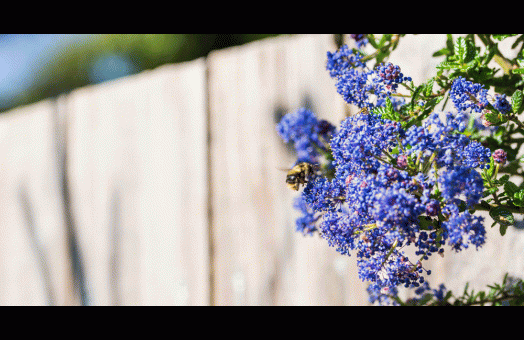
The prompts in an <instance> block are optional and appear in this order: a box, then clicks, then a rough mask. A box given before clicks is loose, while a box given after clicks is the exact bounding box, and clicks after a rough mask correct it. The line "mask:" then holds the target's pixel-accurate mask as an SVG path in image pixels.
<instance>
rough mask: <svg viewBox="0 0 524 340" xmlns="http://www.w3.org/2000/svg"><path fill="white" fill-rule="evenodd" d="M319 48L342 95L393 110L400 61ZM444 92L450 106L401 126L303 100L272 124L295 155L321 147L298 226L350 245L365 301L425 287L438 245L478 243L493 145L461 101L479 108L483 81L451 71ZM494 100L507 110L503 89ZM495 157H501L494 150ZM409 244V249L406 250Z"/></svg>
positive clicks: (311, 156)
mask: <svg viewBox="0 0 524 340" xmlns="http://www.w3.org/2000/svg"><path fill="white" fill-rule="evenodd" d="M357 38H358V37H355V39H357ZM327 55H328V61H327V66H326V68H327V70H328V71H329V73H330V75H331V77H333V78H335V79H336V88H337V91H338V93H340V94H341V95H342V96H343V98H344V99H345V100H346V102H348V103H352V104H355V105H357V106H359V107H361V108H362V107H367V108H374V107H376V106H383V105H385V101H386V99H387V98H389V100H390V101H391V102H392V104H393V106H394V109H395V110H398V108H399V107H400V106H401V105H402V104H403V103H404V101H403V100H402V99H401V100H398V99H396V98H395V97H392V96H391V95H392V94H393V93H394V92H395V91H396V90H397V86H398V85H399V84H401V83H402V82H405V81H411V78H409V77H404V75H403V74H402V73H401V71H400V68H399V67H398V66H396V65H393V64H391V63H387V64H382V65H379V66H378V67H377V68H376V69H375V70H370V69H368V68H367V66H366V64H365V63H364V62H363V61H362V56H361V55H359V54H358V52H357V53H353V51H352V50H351V49H349V48H348V47H347V46H346V45H345V46H342V47H341V48H340V49H339V50H338V51H336V52H334V53H331V52H328V54H327ZM450 98H451V100H452V101H453V103H454V104H455V106H456V108H457V109H458V112H457V113H447V112H432V113H431V114H429V116H428V117H427V118H426V119H425V120H424V121H423V122H422V123H421V124H420V125H416V124H415V125H411V126H410V127H409V128H404V127H403V125H402V124H401V123H399V122H397V121H393V120H389V119H385V118H383V117H382V116H381V115H379V114H376V113H374V112H369V113H359V114H357V115H353V116H350V117H347V118H346V119H344V120H343V121H342V122H341V124H340V127H339V128H338V129H336V128H335V127H334V126H333V125H331V124H329V123H328V122H326V121H323V120H319V119H318V118H316V116H315V115H314V114H313V112H311V111H309V110H307V109H299V110H297V111H295V112H291V113H289V114H287V115H285V116H284V117H283V118H282V120H281V122H280V123H279V124H278V126H277V130H278V133H279V134H280V136H281V137H282V139H283V140H284V141H285V142H290V141H292V142H293V143H294V146H295V148H296V150H297V156H298V160H297V162H303V161H305V162H310V163H316V164H318V163H319V162H320V163H321V162H322V160H321V157H320V156H321V155H322V154H324V155H329V157H326V158H329V165H330V166H331V169H334V170H333V171H332V172H330V173H329V175H328V173H327V172H325V173H324V176H312V177H311V178H309V180H308V181H307V183H306V185H305V188H304V190H303V191H302V194H301V196H300V197H299V198H297V200H296V201H295V204H294V206H295V208H296V209H298V210H299V211H300V212H301V216H300V217H299V218H298V219H297V221H296V224H297V226H296V228H297V230H298V231H300V232H302V233H304V234H307V235H311V234H313V233H316V232H318V233H319V234H320V235H321V236H322V237H323V238H324V239H325V240H327V242H328V244H329V245H330V246H332V247H335V248H336V250H337V251H338V252H340V253H341V254H344V255H352V254H356V258H357V264H358V274H359V277H360V278H361V279H362V280H363V281H369V282H370V283H371V284H370V286H369V292H370V298H371V299H372V300H373V301H379V302H387V298H386V297H385V296H386V295H384V292H389V293H395V292H396V289H397V287H398V286H400V285H403V286H405V287H427V283H426V281H425V275H429V274H430V273H431V271H430V270H427V269H426V268H424V267H423V264H422V263H423V261H425V260H428V259H429V257H430V256H432V255H433V254H439V255H443V253H444V246H448V247H450V248H451V250H453V251H461V250H463V249H466V248H468V247H469V246H475V247H476V248H478V247H481V246H482V245H483V244H484V243H485V238H486V231H485V228H484V225H483V218H482V217H479V216H474V215H472V214H471V213H470V211H469V210H470V209H473V208H474V207H475V205H477V204H479V202H480V199H481V198H482V195H483V191H484V181H483V179H482V177H481V175H480V173H479V170H482V169H488V168H489V164H490V159H491V151H490V149H489V148H486V147H484V146H483V145H482V144H480V143H479V142H477V141H472V140H470V139H469V137H468V136H467V135H466V134H463V133H462V132H464V131H465V129H466V125H467V121H468V119H467V116H466V114H467V111H468V110H473V111H476V112H482V110H483V109H484V108H485V107H486V105H487V104H488V101H487V100H488V99H487V98H488V97H487V90H485V89H484V88H483V87H482V85H479V84H474V83H472V82H469V81H466V80H465V79H464V78H461V77H459V78H457V79H456V80H455V81H454V82H453V84H452V87H451V90H450ZM494 107H496V108H497V110H500V111H501V112H505V110H506V108H507V107H508V104H507V99H506V98H505V97H504V96H497V98H496V102H495V104H494ZM326 158H325V159H324V161H326ZM494 158H496V159H497V161H500V162H505V161H506V155H505V154H503V153H502V152H498V153H497V154H496V155H494ZM323 165H325V164H323ZM323 169H326V167H323ZM408 248H414V250H415V256H416V257H417V258H416V259H410V258H409V257H408V256H407V255H406V253H405V250H407V249H408ZM424 289H425V288H424ZM428 289H429V288H428ZM426 290H427V289H426ZM435 292H440V293H441V292H442V289H441V290H439V291H435ZM392 301H393V300H391V301H389V302H392ZM392 303H393V302H392Z"/></svg>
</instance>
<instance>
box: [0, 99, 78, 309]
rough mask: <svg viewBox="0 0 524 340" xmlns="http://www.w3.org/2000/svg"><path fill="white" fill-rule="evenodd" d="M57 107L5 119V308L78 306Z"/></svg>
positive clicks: (0, 234) (0, 127) (1, 262)
mask: <svg viewBox="0 0 524 340" xmlns="http://www.w3.org/2000/svg"><path fill="white" fill-rule="evenodd" d="M56 129H57V125H56V116H55V105H54V103H53V101H51V100H47V101H42V102H40V103H37V104H33V105H29V106H25V107H20V108H17V109H14V110H12V111H10V112H7V113H4V114H2V116H0V145H1V147H0V159H1V160H2V167H1V168H0V188H1V195H0V207H1V208H0V305H68V304H71V303H72V301H73V292H72V281H71V279H70V278H71V264H70V261H69V254H68V249H67V240H66V235H65V221H64V218H63V202H62V195H61V183H60V176H59V173H60V172H59V168H58V165H57V164H58V159H57V155H58V149H57V148H58V146H59V145H60V143H61V142H62V141H59V140H57V138H59V136H58V135H57V133H56V131H57V130H56Z"/></svg>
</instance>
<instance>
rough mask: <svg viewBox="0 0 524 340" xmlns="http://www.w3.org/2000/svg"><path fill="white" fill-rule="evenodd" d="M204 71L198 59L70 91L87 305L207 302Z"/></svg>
mask: <svg viewBox="0 0 524 340" xmlns="http://www.w3.org/2000/svg"><path fill="white" fill-rule="evenodd" d="M204 77H205V64H204V61H203V59H199V60H196V61H193V62H191V63H185V64H179V65H175V66H173V65H169V66H164V67H160V68H158V69H155V70H154V71H149V72H143V73H140V74H138V75H135V76H131V77H127V78H125V79H121V80H118V81H113V82H109V83H104V84H101V85H97V86H88V87H85V88H82V89H79V90H76V91H74V92H73V93H71V95H70V96H69V97H68V98H67V105H66V107H67V109H66V110H67V129H68V131H67V142H68V143H69V144H68V171H69V172H68V177H69V180H70V183H71V199H72V202H73V206H74V209H73V215H74V217H75V224H76V232H77V234H78V240H79V245H80V252H81V256H82V263H83V265H84V266H85V278H86V287H87V295H88V301H89V304H93V305H137V304H142V305H164V304H167V305H202V304H207V303H208V302H209V287H208V286H209V284H208V277H209V270H208V249H207V248H208V246H207V239H208V229H207V228H208V222H207V173H206V172H207V149H206V148H207V145H206V138H207V135H206V122H207V121H206V96H205V82H204V79H205V78H204Z"/></svg>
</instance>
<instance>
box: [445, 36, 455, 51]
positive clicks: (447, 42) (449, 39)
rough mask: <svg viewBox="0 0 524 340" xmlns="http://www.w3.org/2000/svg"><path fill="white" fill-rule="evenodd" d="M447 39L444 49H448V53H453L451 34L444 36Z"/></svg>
mask: <svg viewBox="0 0 524 340" xmlns="http://www.w3.org/2000/svg"><path fill="white" fill-rule="evenodd" d="M446 36H447V38H446V47H447V48H448V50H449V51H450V52H452V53H453V51H454V49H453V35H452V34H446Z"/></svg>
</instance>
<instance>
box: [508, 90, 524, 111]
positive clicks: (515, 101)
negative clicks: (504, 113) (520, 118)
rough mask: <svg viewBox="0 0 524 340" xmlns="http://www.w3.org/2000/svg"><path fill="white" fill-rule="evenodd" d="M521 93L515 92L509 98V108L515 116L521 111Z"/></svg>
mask: <svg viewBox="0 0 524 340" xmlns="http://www.w3.org/2000/svg"><path fill="white" fill-rule="evenodd" d="M522 99H523V96H522V91H520V90H516V91H515V92H514V93H513V95H512V96H511V108H512V109H513V112H514V113H515V114H519V113H520V112H521V110H522Z"/></svg>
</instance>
